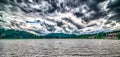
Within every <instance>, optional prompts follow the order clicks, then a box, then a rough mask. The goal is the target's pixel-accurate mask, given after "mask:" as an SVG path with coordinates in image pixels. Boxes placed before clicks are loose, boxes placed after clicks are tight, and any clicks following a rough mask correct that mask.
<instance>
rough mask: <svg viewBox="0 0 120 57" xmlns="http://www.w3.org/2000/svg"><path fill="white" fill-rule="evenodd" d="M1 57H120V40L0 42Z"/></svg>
mask: <svg viewBox="0 0 120 57" xmlns="http://www.w3.org/2000/svg"><path fill="white" fill-rule="evenodd" d="M0 57H120V40H98V39H88V40H85V39H28V40H0Z"/></svg>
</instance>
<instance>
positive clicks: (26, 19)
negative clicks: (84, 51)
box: [0, 0, 120, 35]
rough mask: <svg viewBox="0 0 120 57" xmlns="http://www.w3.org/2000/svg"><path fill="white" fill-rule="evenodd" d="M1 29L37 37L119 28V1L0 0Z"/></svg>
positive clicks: (88, 32) (106, 30)
mask: <svg viewBox="0 0 120 57" xmlns="http://www.w3.org/2000/svg"><path fill="white" fill-rule="evenodd" d="M0 16H1V17H0V20H1V21H0V27H2V28H5V29H15V30H22V31H27V32H30V33H34V34H37V35H46V34H49V33H66V34H78V35H79V34H91V33H98V32H103V31H104V32H109V31H113V30H118V29H120V1H119V0H0Z"/></svg>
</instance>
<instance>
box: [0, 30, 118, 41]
mask: <svg viewBox="0 0 120 57" xmlns="http://www.w3.org/2000/svg"><path fill="white" fill-rule="evenodd" d="M0 39H120V30H116V31H112V32H106V33H105V32H100V33H97V34H84V35H75V34H63V33H51V34H48V35H45V36H37V35H34V34H31V33H28V32H25V31H18V30H13V29H9V30H5V29H1V28H0Z"/></svg>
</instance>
